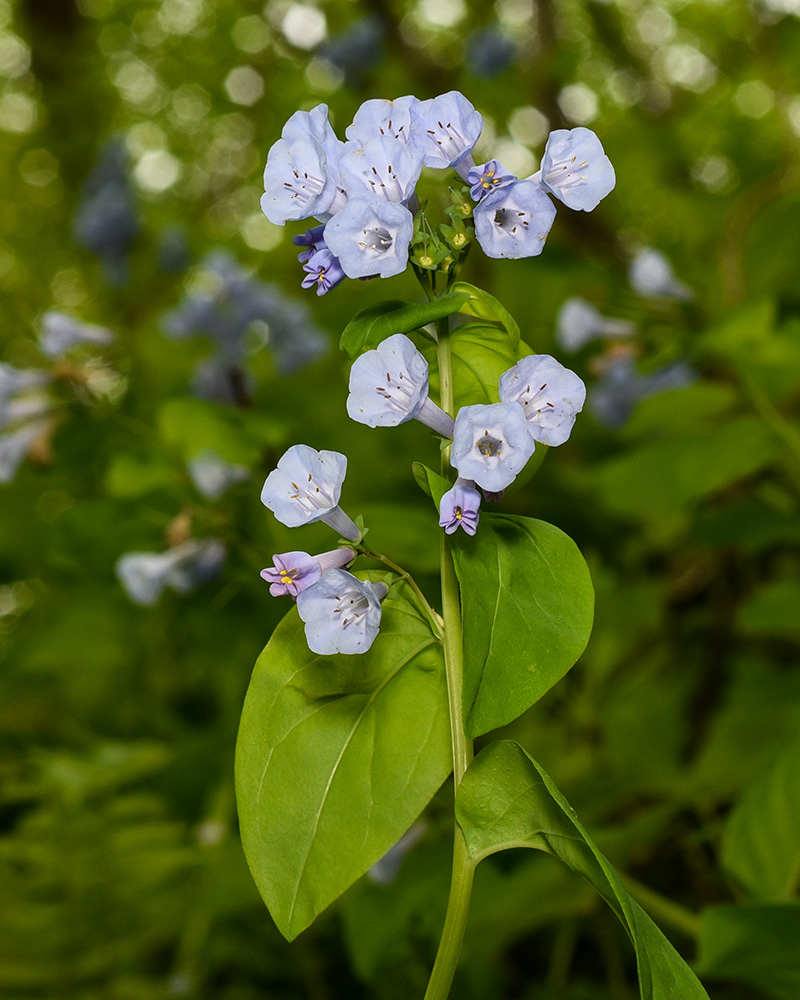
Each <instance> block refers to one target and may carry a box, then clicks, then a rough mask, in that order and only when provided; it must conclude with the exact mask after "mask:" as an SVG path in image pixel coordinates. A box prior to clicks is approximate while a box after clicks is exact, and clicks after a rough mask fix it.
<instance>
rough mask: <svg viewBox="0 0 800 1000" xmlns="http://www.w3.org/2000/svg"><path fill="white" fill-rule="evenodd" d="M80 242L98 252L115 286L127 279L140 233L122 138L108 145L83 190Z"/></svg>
mask: <svg viewBox="0 0 800 1000" xmlns="http://www.w3.org/2000/svg"><path fill="white" fill-rule="evenodd" d="M73 231H74V235H75V239H76V241H77V242H78V243H79V244H80V245H81V246H83V247H85V248H86V249H87V250H91V251H92V252H93V253H96V254H97V255H98V256H99V257H100V259H101V260H102V262H103V267H104V270H105V272H106V277H107V278H108V280H109V282H111V283H112V284H114V285H121V284H123V283H124V281H125V280H126V278H127V273H128V267H127V259H128V253H129V252H130V248H131V246H132V245H133V241H134V240H135V238H136V235H137V233H138V232H139V219H138V216H137V213H136V201H135V198H134V194H133V188H132V187H131V183H130V177H129V176H128V164H127V153H126V151H125V146H124V144H123V143H122V142H121V141H120V140H119V139H112V140H111V141H109V142H108V143H106V145H105V147H104V148H103V150H102V152H101V154H100V160H99V162H98V163H97V166H96V167H95V168H94V170H93V171H92V173H91V174H90V175H89V179H88V180H87V182H86V185H85V187H84V191H83V197H82V199H81V201H80V203H79V205H78V209H77V212H76V214H75V220H74V223H73Z"/></svg>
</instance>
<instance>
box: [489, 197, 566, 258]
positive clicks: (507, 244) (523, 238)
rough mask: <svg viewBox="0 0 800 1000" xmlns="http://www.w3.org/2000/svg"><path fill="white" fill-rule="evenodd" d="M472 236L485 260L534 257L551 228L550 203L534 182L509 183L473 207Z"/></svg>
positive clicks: (551, 212) (552, 211) (552, 208)
mask: <svg viewBox="0 0 800 1000" xmlns="http://www.w3.org/2000/svg"><path fill="white" fill-rule="evenodd" d="M473 217H474V219H475V235H476V236H477V237H478V242H479V243H480V245H481V246H482V247H483V251H484V253H485V254H486V255H487V256H488V257H506V258H508V259H511V260H516V259H518V258H520V257H536V256H538V254H540V253H541V252H542V250H543V249H544V241H545V240H546V239H547V234H548V233H549V232H550V227H551V226H552V225H553V220H554V219H555V217H556V210H555V206H554V205H553V203H552V202H551V201H550V199H549V198H548V197H547V195H546V194H545V193H544V191H543V190H542V189H541V187H539V185H538V184H534V182H533V181H530V180H527V181H511V183H509V184H503V185H502V186H501V187H499V188H498V189H497V190H496V191H492V192H491V193H490V194H487V195H486V197H485V198H482V199H481V200H480V201H479V202H478V204H477V205H476V206H475V211H474V213H473Z"/></svg>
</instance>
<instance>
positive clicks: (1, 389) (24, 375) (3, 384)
mask: <svg viewBox="0 0 800 1000" xmlns="http://www.w3.org/2000/svg"><path fill="white" fill-rule="evenodd" d="M49 381H50V376H49V375H48V374H47V372H44V371H40V370H39V369H38V368H15V367H14V366H13V365H9V364H6V363H5V362H3V361H0V407H1V406H3V404H4V403H6V402H7V401H8V400H9V399H11V397H12V396H15V395H16V394H17V393H18V392H26V391H27V390H28V389H41V388H42V387H43V386H45V385H47V384H48V382H49Z"/></svg>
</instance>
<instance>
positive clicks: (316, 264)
mask: <svg viewBox="0 0 800 1000" xmlns="http://www.w3.org/2000/svg"><path fill="white" fill-rule="evenodd" d="M301 256H302V254H301ZM303 270H304V271H307V272H308V273H307V274H306V276H305V278H303V281H302V286H303V288H313V287H314V286H315V285H316V288H317V295H325V293H326V292H329V291H330V290H331V289H332V288H335V287H336V286H337V285H338V284H340V283H341V282H342V281H344V279H345V277H346V275H345V273H344V271H343V270H342V266H341V264H340V263H339V260H338V258H336V257H334V255H333V254H332V253H331V251H330V250H329V249H328V248H327V247H324V248H323V249H322V250H317V251H315V252H314V254H312V256H311V257H310V258H309V259H308V261H307V262H306V263H305V264H303Z"/></svg>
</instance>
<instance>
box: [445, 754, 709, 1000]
mask: <svg viewBox="0 0 800 1000" xmlns="http://www.w3.org/2000/svg"><path fill="white" fill-rule="evenodd" d="M456 816H457V818H458V822H459V825H460V826H461V829H462V830H463V832H464V838H465V840H466V843H467V850H468V851H469V854H470V856H471V858H472V860H473V861H474V862H475V864H477V863H478V862H479V861H480V860H481V859H483V858H485V857H487V856H488V855H490V854H494V853H495V852H497V851H502V850H505V849H507V848H509V847H532V848H535V849H537V850H540V851H546V852H547V853H548V854H552V855H554V856H555V857H557V858H559V859H560V860H561V861H563V862H564V864H565V865H567V867H568V868H571V869H572V870H573V871H574V872H577V873H578V874H579V875H582V876H583V877H584V878H585V879H588V881H589V882H591V883H592V885H593V886H594V887H595V889H596V890H597V891H598V892H599V893H600V895H601V896H602V897H603V899H604V900H605V901H606V902H607V903H608V905H609V906H610V907H611V909H612V910H613V911H614V912H615V913H616V915H617V916H618V917H619V919H620V921H621V922H622V924H623V926H624V927H625V929H626V930H627V932H628V934H629V936H630V939H631V941H632V943H633V946H634V948H635V949H636V964H637V968H638V972H639V989H640V992H641V995H642V1000H678V998H680V1000H708V995H707V993H706V991H705V990H704V989H703V987H702V986H701V985H700V983H699V981H698V980H697V977H696V976H695V975H694V973H693V972H692V971H691V969H690V968H689V967H688V966H687V965H686V963H685V962H684V961H683V959H682V958H681V957H680V955H679V954H678V953H677V952H676V951H675V949H674V948H673V947H672V945H671V944H670V943H669V941H668V940H667V939H666V938H665V937H664V935H663V934H662V933H661V931H660V930H659V929H658V928H657V927H656V925H655V924H654V923H653V921H652V920H651V919H650V917H648V915H647V914H646V913H645V912H644V910H643V909H642V908H641V907H640V906H639V905H638V903H636V902H635V901H634V900H633V899H632V898H631V896H630V894H629V893H628V891H627V889H626V888H625V887H624V885H623V884H622V882H621V880H620V877H619V875H618V874H617V872H616V870H615V868H614V866H613V865H611V864H610V863H609V861H608V860H607V858H606V857H605V856H604V855H603V854H602V853H601V852H600V851H599V850H598V848H597V846H596V845H595V844H594V843H593V841H592V840H591V838H590V837H589V835H588V833H587V832H586V830H584V828H583V827H582V826H581V824H580V823H579V822H578V820H577V818H576V816H575V813H574V811H573V809H572V807H571V806H570V804H569V803H568V802H567V800H566V799H565V798H564V796H563V795H562V794H561V792H560V791H559V790H558V788H557V787H556V785H555V783H554V782H553V779H552V778H551V777H550V776H549V775H548V774H547V773H546V772H545V771H544V770H543V769H542V768H541V767H540V766H539V764H537V763H536V761H535V760H534V759H533V758H532V757H531V756H529V754H527V753H526V752H525V751H524V750H523V749H522V747H521V746H519V744H517V743H513V742H511V741H510V740H500V741H499V742H497V743H492V744H490V745H489V746H488V747H486V749H485V750H482V751H481V753H479V754H478V756H477V757H476V758H475V760H474V761H473V762H472V764H471V765H470V766H469V768H468V770H467V773H466V774H465V775H464V777H463V779H462V781H461V784H460V785H459V788H458V794H457V796H456Z"/></svg>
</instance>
